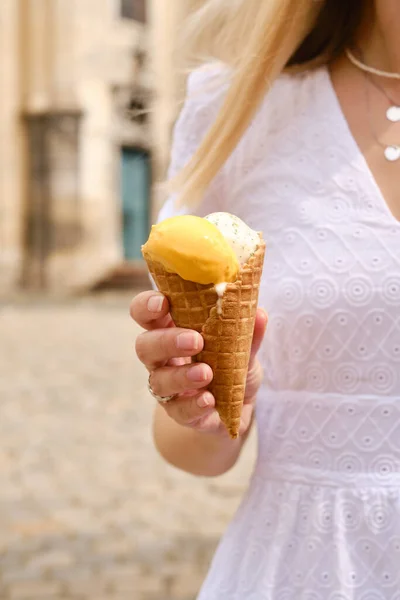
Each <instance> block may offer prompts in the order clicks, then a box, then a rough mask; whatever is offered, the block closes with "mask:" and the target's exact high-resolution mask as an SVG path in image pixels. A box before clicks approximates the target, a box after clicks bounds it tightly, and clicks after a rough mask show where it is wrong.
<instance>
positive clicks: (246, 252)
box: [206, 212, 260, 265]
mask: <svg viewBox="0 0 400 600" xmlns="http://www.w3.org/2000/svg"><path fill="white" fill-rule="evenodd" d="M206 219H207V221H210V223H213V225H215V226H216V227H217V228H218V229H219V230H220V232H221V233H222V235H223V236H224V238H225V239H226V240H227V242H228V243H229V244H230V246H231V247H232V250H233V251H234V253H235V254H236V257H237V259H238V262H239V264H240V265H244V264H245V263H247V261H248V260H249V258H250V257H251V256H252V254H254V252H255V251H256V249H257V246H258V245H259V243H260V236H259V235H258V233H257V232H256V231H253V230H252V229H250V227H248V226H247V225H246V223H244V222H243V221H242V220H241V219H239V217H235V216H234V215H231V214H229V213H225V212H217V213H212V214H211V215H208V216H207V217H206Z"/></svg>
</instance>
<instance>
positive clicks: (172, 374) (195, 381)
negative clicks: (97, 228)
mask: <svg viewBox="0 0 400 600" xmlns="http://www.w3.org/2000/svg"><path fill="white" fill-rule="evenodd" d="M130 313H131V317H132V318H133V320H134V321H136V323H138V324H139V325H140V326H141V327H143V328H144V329H146V330H147V331H146V332H144V333H142V334H140V335H139V336H138V338H137V341H136V353H137V356H138V358H139V360H140V361H141V362H142V363H143V364H144V365H145V367H146V368H147V370H148V371H149V373H150V385H151V388H152V390H153V391H154V392H155V393H156V394H157V395H158V396H163V397H164V396H171V395H175V394H176V398H174V399H173V400H170V401H169V402H166V403H163V404H162V407H163V408H164V410H165V411H166V413H167V414H168V416H169V417H170V418H171V419H173V420H174V421H175V422H176V423H178V424H179V425H182V426H185V427H190V428H192V429H195V430H198V431H201V432H205V433H221V434H222V435H228V434H227V432H226V429H225V427H224V426H223V424H222V423H221V420H220V417H219V415H218V413H217V411H216V410H215V399H214V397H213V396H212V394H211V393H210V392H208V391H206V389H205V388H206V387H207V386H208V385H209V383H210V382H211V381H212V378H213V373H212V370H211V368H210V367H209V366H208V365H206V364H204V363H192V362H191V357H193V356H195V355H196V354H198V353H199V352H201V350H202V349H203V344H204V341H203V338H202V336H201V335H200V334H199V333H197V332H196V331H193V330H188V329H181V328H178V327H175V325H174V323H173V321H172V318H171V315H170V313H169V306H168V301H167V299H166V298H165V297H164V296H163V295H162V294H160V293H158V292H155V291H149V292H143V293H141V294H139V295H138V296H136V297H135V298H134V299H133V301H132V304H131V308H130ZM266 325H267V315H266V313H265V311H264V310H262V309H258V311H257V317H256V323H255V327H254V336H253V344H252V350H251V358H250V364H249V372H248V376H247V385H246V393H245V401H244V407H243V412H242V419H241V427H240V434H241V435H243V434H245V433H246V432H247V431H248V429H249V427H250V425H251V422H252V417H253V408H254V399H255V396H256V393H257V390H258V388H259V386H260V384H261V381H262V369H261V365H260V363H259V362H258V360H257V357H256V355H257V352H258V349H259V347H260V344H261V342H262V339H263V337H264V333H265V329H266Z"/></svg>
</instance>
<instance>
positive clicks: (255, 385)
mask: <svg viewBox="0 0 400 600" xmlns="http://www.w3.org/2000/svg"><path fill="white" fill-rule="evenodd" d="M263 377H264V371H263V369H262V367H261V364H260V362H259V361H258V360H257V359H255V360H254V362H253V364H252V366H251V369H249V371H248V373H247V380H246V391H245V399H244V401H245V402H248V401H250V402H251V401H252V400H253V399H254V398H255V396H256V395H257V392H258V390H259V388H260V385H261V383H262V380H263Z"/></svg>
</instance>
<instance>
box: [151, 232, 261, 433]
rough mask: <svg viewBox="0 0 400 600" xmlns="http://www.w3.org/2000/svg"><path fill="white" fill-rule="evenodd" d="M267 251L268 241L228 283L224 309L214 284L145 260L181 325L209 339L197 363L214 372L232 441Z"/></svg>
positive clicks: (216, 391) (221, 413)
mask: <svg viewBox="0 0 400 600" xmlns="http://www.w3.org/2000/svg"><path fill="white" fill-rule="evenodd" d="M260 237H261V236H260ZM264 253H265V242H264V241H263V240H262V241H261V243H260V245H259V247H258V248H257V250H256V252H255V253H254V255H253V256H252V257H251V258H250V259H249V261H248V262H247V263H246V264H245V265H244V266H243V267H242V268H241V270H240V273H239V276H238V279H237V280H236V281H235V282H234V283H229V284H228V285H227V288H226V291H225V293H224V294H223V297H222V299H221V300H220V309H219V310H218V307H217V302H218V295H217V293H216V291H215V288H214V286H213V285H200V284H198V283H194V282H192V281H186V280H184V279H182V278H181V277H180V276H179V275H177V274H175V273H168V272H167V271H166V270H165V269H164V267H163V266H162V265H161V264H160V263H157V262H154V261H152V260H150V259H149V257H148V256H147V257H146V256H145V259H146V262H147V265H148V267H149V271H150V273H151V275H152V277H153V279H154V281H155V283H156V285H157V287H158V289H159V291H160V292H162V293H163V294H164V295H165V296H166V297H167V298H168V300H169V303H170V308H171V315H172V318H173V320H174V322H175V325H176V326H177V327H184V328H187V329H195V330H196V331H198V332H199V333H201V335H202V336H203V338H204V348H203V350H202V352H200V354H198V355H197V356H196V357H195V359H194V360H196V361H197V362H204V363H207V364H208V365H210V367H211V368H212V370H213V373H214V378H213V381H212V382H211V384H210V385H209V386H208V389H209V390H210V392H211V393H212V394H213V395H214V397H215V401H216V409H217V411H218V414H219V416H220V418H221V421H222V422H223V423H224V425H225V427H226V428H227V430H228V432H229V434H230V436H231V437H232V438H237V437H238V435H239V427H240V416H241V413H242V407H243V401H244V394H245V387H246V378H247V370H248V366H249V359H250V350H251V342H252V337H253V330H254V323H255V317H256V311H257V304H258V292H259V287H260V280H261V275H262V268H263V262H264Z"/></svg>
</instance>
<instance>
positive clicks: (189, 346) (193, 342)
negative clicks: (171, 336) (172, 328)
mask: <svg viewBox="0 0 400 600" xmlns="http://www.w3.org/2000/svg"><path fill="white" fill-rule="evenodd" d="M199 341H200V340H199V335H198V334H197V333H190V332H188V331H187V332H185V333H181V334H180V335H178V337H177V338H176V347H177V348H179V350H199V348H200V343H199Z"/></svg>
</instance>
